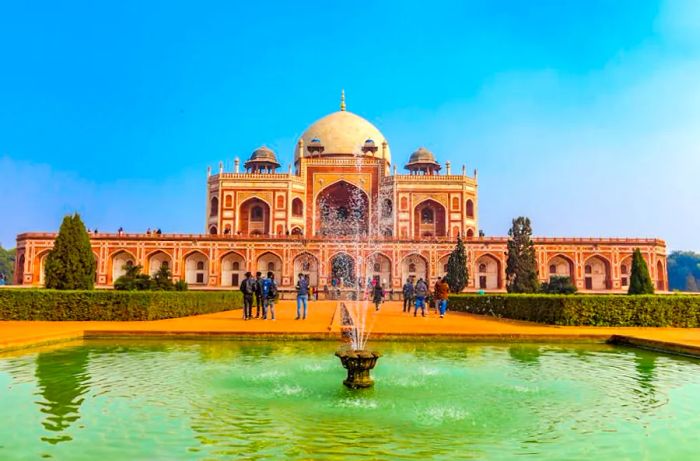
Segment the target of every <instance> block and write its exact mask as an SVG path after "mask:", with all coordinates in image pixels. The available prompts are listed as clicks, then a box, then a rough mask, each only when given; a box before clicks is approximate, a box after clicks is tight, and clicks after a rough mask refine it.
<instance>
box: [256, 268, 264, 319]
mask: <svg viewBox="0 0 700 461" xmlns="http://www.w3.org/2000/svg"><path fill="white" fill-rule="evenodd" d="M262 282H263V281H262V272H260V271H258V272H256V273H255V306H256V309H255V318H256V319H259V318H260V311H261V310H262V304H263V292H262Z"/></svg>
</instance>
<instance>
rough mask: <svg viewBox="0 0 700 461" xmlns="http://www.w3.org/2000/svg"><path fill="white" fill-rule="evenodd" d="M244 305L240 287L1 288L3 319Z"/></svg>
mask: <svg viewBox="0 0 700 461" xmlns="http://www.w3.org/2000/svg"><path fill="white" fill-rule="evenodd" d="M242 305H243V298H242V296H241V293H240V292H238V291H111V290H110V291H108V290H104V291H102V290H91V291H61V290H44V289H2V290H0V320H158V319H168V318H173V317H185V316H188V315H197V314H207V313H210V312H219V311H224V310H229V309H237V308H240V307H241V306H242Z"/></svg>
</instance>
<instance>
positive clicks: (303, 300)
mask: <svg viewBox="0 0 700 461" xmlns="http://www.w3.org/2000/svg"><path fill="white" fill-rule="evenodd" d="M296 289H297V317H296V319H294V320H299V319H300V318H303V319H304V320H306V310H307V309H308V306H309V280H308V279H307V278H306V276H304V274H299V281H298V282H297V286H296ZM302 305H303V306H304V317H301V306H302Z"/></svg>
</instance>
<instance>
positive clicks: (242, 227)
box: [238, 196, 272, 235]
mask: <svg viewBox="0 0 700 461" xmlns="http://www.w3.org/2000/svg"><path fill="white" fill-rule="evenodd" d="M271 209H272V208H271V206H270V204H269V203H267V201H265V200H263V199H261V198H260V197H257V196H253V197H249V198H247V199H246V200H244V201H243V202H242V203H241V205H240V206H239V207H238V210H239V211H238V231H239V232H240V233H241V234H243V235H267V234H269V233H270V227H271V220H272V214H271V212H270V210H271Z"/></svg>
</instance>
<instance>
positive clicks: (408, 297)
mask: <svg viewBox="0 0 700 461" xmlns="http://www.w3.org/2000/svg"><path fill="white" fill-rule="evenodd" d="M415 291H416V288H415V287H414V286H413V280H412V279H411V278H410V277H409V278H407V279H406V283H404V284H403V311H404V312H408V313H410V312H411V304H413V296H414V294H415Z"/></svg>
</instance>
